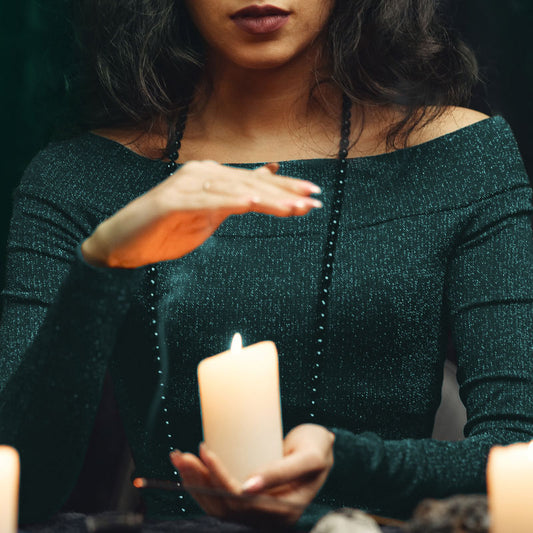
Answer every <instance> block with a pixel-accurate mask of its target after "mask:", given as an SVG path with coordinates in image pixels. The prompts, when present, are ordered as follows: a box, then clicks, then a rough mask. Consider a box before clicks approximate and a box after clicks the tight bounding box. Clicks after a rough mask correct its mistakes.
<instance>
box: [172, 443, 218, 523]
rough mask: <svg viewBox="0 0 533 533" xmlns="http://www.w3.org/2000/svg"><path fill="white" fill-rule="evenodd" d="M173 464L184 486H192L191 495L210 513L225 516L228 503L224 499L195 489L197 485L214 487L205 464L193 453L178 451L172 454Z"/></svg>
mask: <svg viewBox="0 0 533 533" xmlns="http://www.w3.org/2000/svg"><path fill="white" fill-rule="evenodd" d="M170 460H171V461H172V464H173V465H174V466H175V467H176V469H177V470H178V471H179V473H180V476H181V480H182V482H183V486H184V487H185V488H188V487H191V492H190V494H191V496H192V497H193V498H194V499H195V500H196V501H197V502H198V505H200V507H202V509H204V511H206V512H207V513H208V514H212V515H214V516H224V513H225V508H226V505H225V504H224V502H223V499H222V498H220V497H218V496H211V495H206V494H202V493H201V492H199V491H195V490H194V488H195V487H205V488H212V487H213V484H212V482H211V474H210V472H209V469H208V468H207V467H206V465H205V464H203V463H202V461H200V459H198V457H196V456H195V455H193V454H192V453H181V452H178V451H175V452H172V453H171V454H170Z"/></svg>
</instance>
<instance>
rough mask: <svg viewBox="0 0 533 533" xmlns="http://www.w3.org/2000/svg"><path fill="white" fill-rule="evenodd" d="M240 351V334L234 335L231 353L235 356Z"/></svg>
mask: <svg viewBox="0 0 533 533" xmlns="http://www.w3.org/2000/svg"><path fill="white" fill-rule="evenodd" d="M241 350H242V337H241V334H240V333H235V335H233V340H232V341H231V353H232V354H234V355H235V354H237V353H239V352H240V351H241Z"/></svg>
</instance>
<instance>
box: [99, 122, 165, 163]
mask: <svg viewBox="0 0 533 533" xmlns="http://www.w3.org/2000/svg"><path fill="white" fill-rule="evenodd" d="M92 133H94V134H95V135H98V136H100V137H104V138H105V139H108V140H110V141H113V142H116V143H119V144H122V145H123V146H124V147H125V148H128V149H129V150H131V151H132V152H135V153H136V154H138V155H140V156H142V157H147V158H149V159H159V158H160V157H161V154H162V150H163V149H164V147H165V146H166V142H165V138H164V137H163V136H162V135H158V134H153V133H152V134H148V133H145V132H143V131H142V130H140V129H120V128H99V129H95V130H92Z"/></svg>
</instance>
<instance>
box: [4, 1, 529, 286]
mask: <svg viewBox="0 0 533 533" xmlns="http://www.w3.org/2000/svg"><path fill="white" fill-rule="evenodd" d="M70 3H71V0H16V1H7V0H4V1H3V2H2V5H1V6H0V20H1V21H2V22H1V23H0V24H1V26H2V27H1V28H0V30H1V31H0V40H1V47H0V62H1V70H0V71H1V72H2V77H1V84H0V111H1V115H0V116H1V119H2V133H1V134H0V135H1V137H0V140H1V150H2V152H1V157H0V180H1V181H0V183H1V185H0V187H1V189H0V192H1V194H0V258H1V259H0V286H1V285H3V281H4V260H3V258H4V250H5V242H6V235H7V227H8V224H9V218H10V212H11V197H12V191H13V189H14V188H15V187H16V185H17V183H18V181H19V179H20V176H21V174H22V172H23V170H24V168H25V166H26V165H27V164H28V163H29V161H30V160H31V158H32V157H33V155H34V154H35V153H36V152H37V151H38V150H39V149H40V148H42V147H43V146H45V145H46V144H47V143H48V142H49V141H50V139H52V138H53V137H54V135H56V134H57V132H58V131H59V130H60V125H61V124H62V122H63V119H64V114H65V104H64V102H65V95H66V94H67V90H68V86H69V83H71V79H72V76H73V75H74V74H75V73H74V68H73V63H74V55H75V51H74V50H75V46H74V44H73V42H74V38H73V35H72V31H71V29H70V24H69V23H70V19H71V7H70ZM444 5H445V9H446V12H447V14H448V16H449V17H450V20H451V23H452V24H451V25H452V26H453V27H455V28H456V29H458V30H460V32H461V33H462V35H463V37H464V38H465V40H466V41H467V42H468V43H469V44H470V45H471V46H472V47H473V48H474V50H475V51H476V52H477V55H478V58H479V62H480V65H481V73H482V76H483V78H484V79H485V84H484V85H480V86H478V87H477V89H476V92H475V95H474V98H473V101H472V107H474V108H475V109H478V110H479V111H483V112H485V113H488V114H502V115H503V116H505V118H507V120H508V121H509V123H510V124H511V126H512V128H513V130H514V132H515V134H516V136H517V137H518V141H519V145H520V148H521V151H522V155H523V156H524V159H525V161H526V165H527V167H528V169H529V175H530V176H533V131H532V128H531V120H532V118H533V103H532V92H533V91H532V86H533V44H532V34H531V31H532V27H533V24H532V23H533V1H532V0H446V1H445V2H444ZM58 125H59V126H58ZM80 170H81V169H80Z"/></svg>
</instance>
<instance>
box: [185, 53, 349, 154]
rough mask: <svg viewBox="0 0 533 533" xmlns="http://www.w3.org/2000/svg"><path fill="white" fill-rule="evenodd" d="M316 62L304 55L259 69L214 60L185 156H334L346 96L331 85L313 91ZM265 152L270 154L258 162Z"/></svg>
mask: <svg viewBox="0 0 533 533" xmlns="http://www.w3.org/2000/svg"><path fill="white" fill-rule="evenodd" d="M314 63H315V59H314V57H312V56H310V55H309V54H306V55H304V54H302V56H301V57H299V58H296V59H295V60H293V61H291V62H290V64H286V65H283V66H280V67H277V68H273V69H268V70H266V69H261V70H259V69H258V70H254V69H244V68H241V67H239V66H238V65H235V64H233V63H229V62H223V61H221V60H219V58H216V57H211V58H210V59H209V61H208V62H207V67H208V68H207V70H206V77H205V79H204V81H203V83H202V84H200V87H199V90H198V92H197V95H196V98H195V101H194V103H193V105H192V108H191V113H190V115H189V119H188V123H187V128H186V131H185V137H184V142H183V150H182V151H183V155H184V156H186V157H187V159H191V158H195V159H196V158H199V157H201V156H202V155H203V154H204V153H213V157H211V158H213V159H217V160H223V161H225V162H231V161H242V160H243V158H244V159H246V160H254V159H256V160H265V159H273V160H275V159H283V158H289V159H291V158H297V157H302V158H306V157H309V158H311V157H327V156H328V155H331V154H332V153H333V154H334V153H335V151H336V146H337V143H338V132H339V124H340V123H339V120H340V111H341V94H340V91H339V90H338V89H336V88H334V87H333V86H332V84H328V83H323V84H321V85H319V86H318V87H316V89H315V90H314V91H312V90H311V89H312V87H313V85H314V84H315V85H316V79H315V68H314V67H315V65H314ZM306 143H307V144H308V145H309V146H307V147H305V146H304V144H306ZM237 153H238V154H240V158H238V157H239V156H237V155H236V154H237ZM259 153H262V154H264V155H263V157H259V159H257V157H258V156H259ZM291 156H292V157H291Z"/></svg>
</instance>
